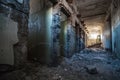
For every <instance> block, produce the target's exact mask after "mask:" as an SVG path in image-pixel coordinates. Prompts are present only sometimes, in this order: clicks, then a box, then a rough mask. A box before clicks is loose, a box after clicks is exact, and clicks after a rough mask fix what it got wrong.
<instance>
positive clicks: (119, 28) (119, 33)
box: [111, 0, 120, 58]
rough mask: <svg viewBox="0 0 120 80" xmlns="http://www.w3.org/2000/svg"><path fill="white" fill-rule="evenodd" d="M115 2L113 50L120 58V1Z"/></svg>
mask: <svg viewBox="0 0 120 80" xmlns="http://www.w3.org/2000/svg"><path fill="white" fill-rule="evenodd" d="M113 3H114V2H113ZM113 3H112V4H111V25H112V51H113V52H115V54H116V55H117V57H119V58H120V4H119V3H120V1H119V0H117V1H116V3H114V4H113Z"/></svg>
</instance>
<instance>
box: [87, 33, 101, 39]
mask: <svg viewBox="0 0 120 80" xmlns="http://www.w3.org/2000/svg"><path fill="white" fill-rule="evenodd" d="M98 35H99V34H97V33H91V34H90V35H89V39H97V36H98Z"/></svg>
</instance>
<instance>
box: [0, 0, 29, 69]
mask: <svg viewBox="0 0 120 80" xmlns="http://www.w3.org/2000/svg"><path fill="white" fill-rule="evenodd" d="M19 1H20V0H0V13H1V14H3V16H5V17H6V18H8V19H9V21H10V22H11V24H9V25H8V23H9V22H8V21H6V22H7V23H6V22H3V24H6V25H7V26H4V27H6V28H4V29H7V30H10V33H9V34H8V35H10V36H11V35H12V36H11V37H12V38H13V41H12V42H8V43H10V44H13V43H14V42H16V43H15V44H14V45H13V46H11V45H9V48H10V49H11V50H13V54H14V63H13V62H12V63H11V64H14V65H15V66H19V67H20V65H24V64H25V63H26V61H27V36H28V13H29V0H21V1H20V2H19ZM12 20H13V21H12ZM14 22H16V24H15V23H14ZM16 25H17V28H15V27H16ZM1 26H2V25H1ZM11 26H12V27H11ZM11 29H12V30H15V31H12V30H11ZM14 32H17V39H18V40H17V39H16V36H15V35H16V33H15V34H14V35H13V34H12V33H14ZM3 35H7V34H6V33H4V34H3ZM12 38H10V37H9V40H11V39H12ZM3 40H4V38H3V39H2V41H3ZM9 40H8V41H9ZM5 41H6V40H5ZM2 46H4V45H2ZM4 49H5V48H4ZM7 54H10V53H8V52H7ZM13 54H11V56H12V55H13ZM11 56H9V57H8V58H11ZM5 57H7V55H5ZM8 58H7V59H8ZM12 60H13V59H12ZM10 61H11V60H10ZM3 62H4V61H3ZM4 64H6V63H4Z"/></svg>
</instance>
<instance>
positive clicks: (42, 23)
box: [28, 0, 52, 63]
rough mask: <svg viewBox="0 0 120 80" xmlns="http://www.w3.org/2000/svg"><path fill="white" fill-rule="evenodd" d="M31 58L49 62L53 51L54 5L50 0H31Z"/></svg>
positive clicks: (29, 45)
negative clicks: (52, 5)
mask: <svg viewBox="0 0 120 80" xmlns="http://www.w3.org/2000/svg"><path fill="white" fill-rule="evenodd" d="M29 16H30V18H29V38H28V49H29V58H30V59H33V60H35V61H39V62H41V63H49V62H48V61H50V53H51V34H52V33H51V26H52V7H51V4H50V3H49V1H48V2H47V4H46V1H41V0H36V1H34V0H31V1H30V14H29Z"/></svg>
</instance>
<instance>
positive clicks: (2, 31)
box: [0, 14, 18, 65]
mask: <svg viewBox="0 0 120 80" xmlns="http://www.w3.org/2000/svg"><path fill="white" fill-rule="evenodd" d="M17 31H18V28H17V23H16V22H14V21H13V20H11V19H10V18H8V17H5V16H4V15H3V14H0V64H10V65H14V52H13V45H14V44H16V43H17V42H18V37H17Z"/></svg>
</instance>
